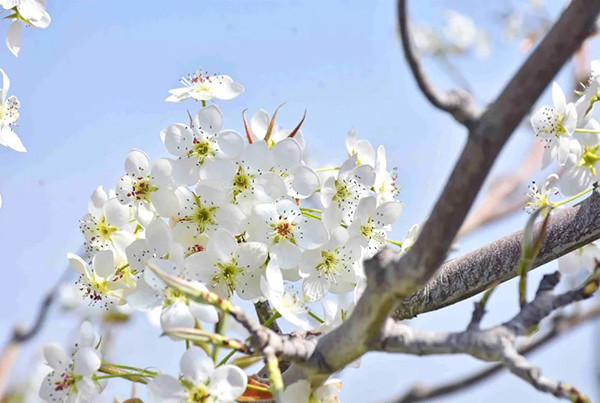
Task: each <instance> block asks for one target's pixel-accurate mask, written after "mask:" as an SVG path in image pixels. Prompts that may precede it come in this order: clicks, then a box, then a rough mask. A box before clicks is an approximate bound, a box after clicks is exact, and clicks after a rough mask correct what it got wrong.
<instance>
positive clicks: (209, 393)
mask: <svg viewBox="0 0 600 403" xmlns="http://www.w3.org/2000/svg"><path fill="white" fill-rule="evenodd" d="M179 366H180V371H181V377H180V378H179V379H177V378H174V377H172V376H170V375H162V374H161V375H158V376H157V377H155V378H154V379H153V380H152V381H151V382H150V383H149V384H148V401H149V402H150V403H165V402H172V403H176V402H181V403H186V402H206V403H234V402H235V401H236V400H237V398H239V397H240V396H241V395H242V394H243V393H244V391H245V390H246V386H247V384H248V377H247V376H246V373H245V372H244V371H242V370H241V369H240V368H239V367H237V366H235V365H222V366H220V367H217V368H215V367H214V364H213V362H212V360H211V359H210V358H209V357H207V356H206V353H205V352H204V351H203V350H202V349H200V348H198V347H196V346H191V347H190V348H189V349H187V350H186V351H185V353H184V354H183V356H182V357H181V361H180V364H179Z"/></svg>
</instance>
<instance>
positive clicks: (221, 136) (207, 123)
mask: <svg viewBox="0 0 600 403" xmlns="http://www.w3.org/2000/svg"><path fill="white" fill-rule="evenodd" d="M222 128H223V114H222V113H221V110H220V109H219V108H218V107H217V106H216V105H209V106H207V107H205V108H202V109H200V110H199V111H198V113H196V114H195V115H194V116H193V117H191V122H190V125H189V126H188V125H185V124H183V123H175V124H173V125H171V126H169V127H167V128H166V129H165V130H163V131H162V132H161V134H160V137H161V139H162V141H163V143H164V144H165V147H166V148H167V151H169V153H171V154H173V155H175V156H176V157H178V160H177V161H176V162H175V163H174V167H173V169H174V172H173V175H174V176H175V179H176V180H177V181H179V182H181V183H182V184H184V185H195V184H196V183H197V182H198V180H199V179H200V178H204V177H205V176H206V174H205V171H206V170H207V169H210V168H207V167H209V166H210V163H211V162H212V161H213V160H214V159H216V158H226V159H231V158H235V157H237V156H238V155H239V154H240V152H241V151H242V150H243V147H244V140H243V139H242V136H241V135H240V134H239V133H237V132H235V131H233V130H221V129H222Z"/></svg>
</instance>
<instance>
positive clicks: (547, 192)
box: [525, 174, 559, 212]
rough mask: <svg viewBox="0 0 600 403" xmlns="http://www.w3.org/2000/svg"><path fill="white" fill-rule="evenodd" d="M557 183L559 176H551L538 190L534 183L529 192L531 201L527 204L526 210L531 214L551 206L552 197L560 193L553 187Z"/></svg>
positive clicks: (528, 195) (528, 196)
mask: <svg viewBox="0 0 600 403" xmlns="http://www.w3.org/2000/svg"><path fill="white" fill-rule="evenodd" d="M557 181H558V175H557V174H550V175H548V177H547V178H546V180H545V181H544V184H543V185H542V187H541V188H538V187H537V185H536V184H535V182H533V183H532V184H531V186H529V191H528V192H527V198H528V199H529V200H528V201H527V203H526V204H525V209H526V210H528V211H529V212H534V211H535V210H538V209H540V208H543V207H548V206H551V205H552V202H551V201H550V196H556V195H558V193H559V191H558V189H557V188H556V187H554V186H553V185H554V184H555V183H556V182H557Z"/></svg>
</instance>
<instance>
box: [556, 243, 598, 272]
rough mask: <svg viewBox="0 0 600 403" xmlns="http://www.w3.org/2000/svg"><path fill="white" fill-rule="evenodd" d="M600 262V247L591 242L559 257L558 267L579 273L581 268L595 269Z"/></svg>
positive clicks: (561, 269)
mask: <svg viewBox="0 0 600 403" xmlns="http://www.w3.org/2000/svg"><path fill="white" fill-rule="evenodd" d="M596 262H600V248H598V247H597V246H596V245H595V244H593V243H590V244H588V245H585V246H583V247H581V248H577V249H576V250H574V251H573V252H571V253H567V254H566V255H563V256H561V257H559V258H558V269H559V270H560V271H561V272H563V273H577V272H578V271H579V270H581V269H586V270H587V271H589V272H592V271H594V268H595V267H596Z"/></svg>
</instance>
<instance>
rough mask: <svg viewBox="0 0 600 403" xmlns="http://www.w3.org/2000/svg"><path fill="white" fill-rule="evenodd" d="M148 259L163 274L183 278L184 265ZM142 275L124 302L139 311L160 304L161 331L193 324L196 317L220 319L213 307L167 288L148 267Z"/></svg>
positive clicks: (210, 320) (204, 319)
mask: <svg viewBox="0 0 600 403" xmlns="http://www.w3.org/2000/svg"><path fill="white" fill-rule="evenodd" d="M151 262H152V263H153V264H155V265H156V266H157V267H158V268H159V269H160V270H161V271H163V272H165V273H168V274H170V275H174V276H177V277H183V268H182V267H181V266H180V265H176V264H175V263H174V262H172V261H169V260H163V259H152V260H151ZM143 278H144V279H143V280H139V281H138V283H137V289H136V291H135V292H134V293H133V294H131V295H129V296H128V297H127V302H128V303H129V304H130V305H131V306H132V307H134V308H135V309H138V310H141V311H150V310H152V309H154V308H157V307H161V314H160V324H161V327H162V328H163V330H166V329H169V328H173V327H194V324H195V322H196V320H198V321H201V322H207V323H216V322H217V320H218V319H219V316H218V314H217V311H216V309H215V308H214V307H213V306H210V305H205V304H199V303H197V302H195V301H192V300H190V299H189V298H187V297H186V296H185V295H183V294H181V293H180V292H179V291H177V290H174V289H172V288H170V287H168V286H167V285H166V284H165V283H164V282H162V281H161V280H160V279H159V278H158V277H156V275H155V274H154V273H153V272H152V271H151V270H145V271H144V276H143ZM194 286H195V287H198V288H204V286H203V285H202V284H200V283H194Z"/></svg>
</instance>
